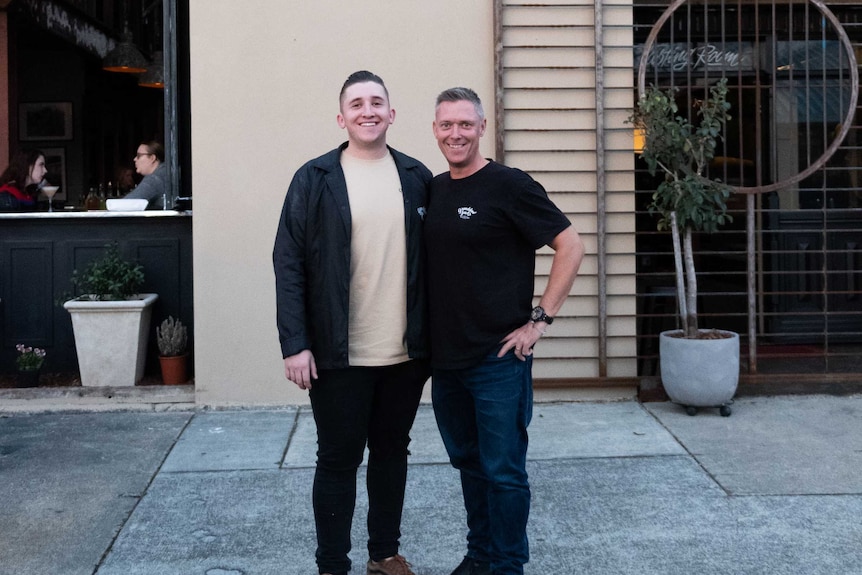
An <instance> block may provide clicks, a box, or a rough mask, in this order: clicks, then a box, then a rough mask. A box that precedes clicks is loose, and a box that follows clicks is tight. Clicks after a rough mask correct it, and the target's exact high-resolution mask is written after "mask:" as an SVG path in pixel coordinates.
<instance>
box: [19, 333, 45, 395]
mask: <svg viewBox="0 0 862 575" xmlns="http://www.w3.org/2000/svg"><path fill="white" fill-rule="evenodd" d="M15 349H17V350H18V357H16V358H15V364H16V365H17V366H18V387H36V386H38V385H39V374H40V373H41V371H42V366H43V365H44V364H45V355H46V354H45V350H44V349H41V348H38V347H30V346H26V345H24V344H23V343H19V344H18V345H16V346H15Z"/></svg>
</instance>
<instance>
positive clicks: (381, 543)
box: [309, 360, 429, 574]
mask: <svg viewBox="0 0 862 575" xmlns="http://www.w3.org/2000/svg"><path fill="white" fill-rule="evenodd" d="M428 375H429V369H428V361H427V360H412V361H408V362H406V363H399V364H397V365H391V366H387V367H348V368H346V369H330V370H320V371H319V376H320V378H319V379H317V380H316V381H315V382H313V384H312V387H311V390H310V392H309V397H310V399H311V408H312V411H313V413H314V421H315V423H316V424H317V467H316V469H315V473H314V486H313V488H312V502H313V506H314V521H315V526H316V528H317V552H316V557H317V565H318V569H319V571H320V572H321V573H333V574H342V573H344V574H346V573H347V572H348V571H349V570H350V559H349V558H348V556H347V554H348V553H349V552H350V547H351V543H350V529H351V525H352V523H353V511H354V507H355V504H356V472H357V468H358V467H359V465H360V464H361V463H362V456H363V455H364V452H365V446H366V444H367V445H368V469H367V474H366V475H367V476H366V488H367V490H368V555H369V557H370V558H371V559H373V560H375V561H380V560H381V559H384V558H386V557H391V556H393V555H395V554H396V553H397V552H398V547H399V539H400V538H401V511H402V507H403V505H404V488H405V485H406V482H407V455H408V453H409V452H408V450H407V446H408V444H409V443H410V428H411V427H412V426H413V420H414V418H415V417H416V410H417V408H418V407H419V400H420V398H421V396H422V387H423V386H424V384H425V380H426V379H428Z"/></svg>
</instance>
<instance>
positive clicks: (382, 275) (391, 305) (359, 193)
mask: <svg viewBox="0 0 862 575" xmlns="http://www.w3.org/2000/svg"><path fill="white" fill-rule="evenodd" d="M341 168H342V169H343V170H344V177H345V179H346V180H347V196H348V198H349V200H350V216H351V220H352V232H351V236H350V312H349V316H350V318H349V323H348V332H347V337H348V354H349V361H350V365H351V366H370V367H373V366H384V365H394V364H396V363H402V362H405V361H407V360H408V359H409V356H408V355H407V347H406V344H405V341H404V334H405V332H406V330H407V244H406V239H405V232H404V198H403V196H402V193H401V180H400V179H399V178H398V169H397V168H396V167H395V161H394V160H393V159H392V156H391V154H387V155H386V157H384V158H382V159H380V160H363V159H359V158H354V157H352V156H349V155H347V154H341Z"/></svg>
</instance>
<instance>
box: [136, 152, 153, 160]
mask: <svg viewBox="0 0 862 575" xmlns="http://www.w3.org/2000/svg"><path fill="white" fill-rule="evenodd" d="M152 155H153V154H146V153H144V154H135V159H136V160H137V159H138V158H140V157H141V156H152Z"/></svg>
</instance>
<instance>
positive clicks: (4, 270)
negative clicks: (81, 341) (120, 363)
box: [0, 216, 194, 375]
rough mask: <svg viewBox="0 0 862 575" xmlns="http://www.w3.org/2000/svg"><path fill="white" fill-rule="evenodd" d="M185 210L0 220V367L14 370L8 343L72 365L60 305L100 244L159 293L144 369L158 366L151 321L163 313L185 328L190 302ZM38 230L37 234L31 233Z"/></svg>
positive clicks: (70, 338) (52, 362) (59, 365)
mask: <svg viewBox="0 0 862 575" xmlns="http://www.w3.org/2000/svg"><path fill="white" fill-rule="evenodd" d="M191 234H192V232H191V217H183V216H177V217H159V218H152V217H150V218H146V217H139V218H135V217H129V218H97V217H94V218H68V219H66V218H54V219H48V218H45V219H38V218H33V219H4V220H3V221H2V225H0V258H2V261H0V298H2V302H0V326H2V329H3V333H2V338H0V341H2V342H3V346H2V349H0V370H2V371H3V372H7V373H8V372H11V371H13V370H14V369H15V365H14V358H15V347H14V346H15V344H16V343H25V344H28V345H37V346H39V347H44V348H46V349H47V351H48V361H49V364H48V365H49V367H48V368H49V369H50V370H51V371H68V372H74V371H77V369H78V362H77V355H76V353H75V341H74V334H73V332H72V322H71V319H70V316H69V314H68V312H67V311H66V310H65V309H64V308H63V307H62V301H63V299H64V298H65V297H66V296H69V295H72V294H73V293H74V290H73V286H72V284H71V276H72V272H73V271H74V270H75V269H77V270H79V271H83V270H84V269H85V268H86V267H87V266H88V265H89V264H90V262H92V261H93V260H95V259H96V258H98V257H99V256H100V255H101V254H102V253H103V252H104V249H105V246H106V245H107V244H108V243H110V242H114V241H116V242H117V244H118V247H119V250H120V253H121V254H123V255H124V256H125V257H127V258H129V259H131V260H133V261H138V262H139V263H141V265H143V266H144V274H145V283H144V286H143V288H142V290H141V291H143V292H150V293H157V294H159V300H158V302H156V305H155V307H154V308H153V316H152V325H151V326H150V335H149V346H148V352H147V368H146V370H147V374H150V375H154V374H157V373H158V370H159V367H158V348H157V346H156V335H155V329H156V326H157V325H158V324H159V323H160V322H161V321H162V320H163V319H165V318H166V317H168V316H169V315H171V316H173V317H175V318H179V319H181V320H182V321H183V323H184V324H186V325H187V326H188V327H189V344H190V349H191V350H192V351H193V333H194V305H193V291H192V290H193V280H192V235H191ZM34 237H38V238H40V239H39V240H35V241H34V240H32V238H34Z"/></svg>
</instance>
